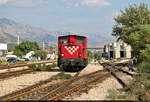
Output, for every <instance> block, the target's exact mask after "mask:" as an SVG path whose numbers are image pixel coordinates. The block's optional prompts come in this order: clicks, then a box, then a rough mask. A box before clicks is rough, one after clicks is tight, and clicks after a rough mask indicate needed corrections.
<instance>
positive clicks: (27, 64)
mask: <svg viewBox="0 0 150 102" xmlns="http://www.w3.org/2000/svg"><path fill="white" fill-rule="evenodd" d="M53 62H56V61H45V62H34V63H25V64H14V65H5V66H0V70H2V69H9V68H17V67H24V66H29V65H32V64H44V63H53Z"/></svg>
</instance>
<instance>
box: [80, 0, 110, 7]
mask: <svg viewBox="0 0 150 102" xmlns="http://www.w3.org/2000/svg"><path fill="white" fill-rule="evenodd" d="M81 4H82V5H84V6H108V5H111V3H110V2H107V1H105V0H83V1H82V2H81Z"/></svg>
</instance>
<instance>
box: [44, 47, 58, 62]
mask: <svg viewBox="0 0 150 102" xmlns="http://www.w3.org/2000/svg"><path fill="white" fill-rule="evenodd" d="M45 51H46V52H47V58H50V59H51V60H54V59H55V58H56V54H55V50H53V49H50V50H45Z"/></svg>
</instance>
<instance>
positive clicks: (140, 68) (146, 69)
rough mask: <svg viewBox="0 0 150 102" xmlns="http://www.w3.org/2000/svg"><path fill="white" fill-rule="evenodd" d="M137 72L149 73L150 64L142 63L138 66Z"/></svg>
mask: <svg viewBox="0 0 150 102" xmlns="http://www.w3.org/2000/svg"><path fill="white" fill-rule="evenodd" d="M137 71H138V72H139V73H150V63H149V62H142V63H140V64H139V65H138V67H137Z"/></svg>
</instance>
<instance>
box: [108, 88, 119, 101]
mask: <svg viewBox="0 0 150 102" xmlns="http://www.w3.org/2000/svg"><path fill="white" fill-rule="evenodd" d="M106 98H110V99H113V100H114V99H116V98H117V92H116V90H114V89H108V96H106Z"/></svg>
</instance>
